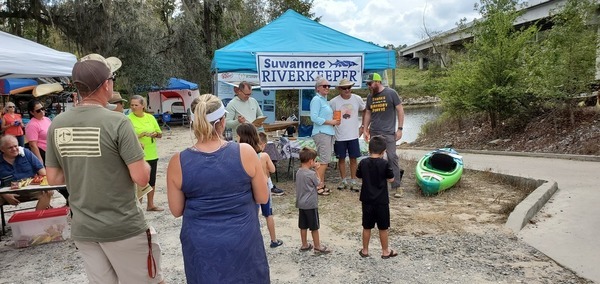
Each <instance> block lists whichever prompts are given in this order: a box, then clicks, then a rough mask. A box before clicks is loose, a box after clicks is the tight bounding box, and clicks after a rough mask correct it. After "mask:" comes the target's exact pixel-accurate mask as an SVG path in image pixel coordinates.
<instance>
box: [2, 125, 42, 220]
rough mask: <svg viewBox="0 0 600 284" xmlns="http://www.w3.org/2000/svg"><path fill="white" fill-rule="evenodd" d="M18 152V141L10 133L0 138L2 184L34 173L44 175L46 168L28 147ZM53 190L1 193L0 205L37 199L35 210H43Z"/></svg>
mask: <svg viewBox="0 0 600 284" xmlns="http://www.w3.org/2000/svg"><path fill="white" fill-rule="evenodd" d="M21 149H23V152H21V153H19V143H18V142H17V138H16V137H14V136H12V135H5V136H4V137H2V138H0V151H1V152H2V157H0V180H1V181H2V186H10V183H11V181H18V180H22V179H26V178H29V177H33V176H35V175H36V174H38V175H46V169H45V168H44V166H43V165H42V163H41V162H40V160H39V159H38V158H37V157H36V156H35V155H34V154H33V153H32V152H31V151H29V149H24V148H21ZM53 192H54V191H52V190H50V191H47V192H46V191H43V192H33V193H28V194H10V193H7V194H1V195H0V196H1V198H0V205H1V204H4V203H5V202H8V203H10V204H12V205H18V204H19V203H21V202H26V201H31V200H34V199H37V200H38V202H37V205H36V207H35V210H44V209H48V208H49V207H50V199H51V198H52V193H53Z"/></svg>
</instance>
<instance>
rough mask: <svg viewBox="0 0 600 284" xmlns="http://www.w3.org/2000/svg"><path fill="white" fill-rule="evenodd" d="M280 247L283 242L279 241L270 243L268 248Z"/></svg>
mask: <svg viewBox="0 0 600 284" xmlns="http://www.w3.org/2000/svg"><path fill="white" fill-rule="evenodd" d="M280 245H283V241H281V240H275V241H271V245H270V247H272V248H276V247H278V246H280Z"/></svg>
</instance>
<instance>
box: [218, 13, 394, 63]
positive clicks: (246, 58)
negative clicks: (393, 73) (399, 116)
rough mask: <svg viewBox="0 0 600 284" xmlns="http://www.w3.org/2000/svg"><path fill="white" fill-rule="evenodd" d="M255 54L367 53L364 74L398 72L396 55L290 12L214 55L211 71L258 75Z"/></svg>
mask: <svg viewBox="0 0 600 284" xmlns="http://www.w3.org/2000/svg"><path fill="white" fill-rule="evenodd" d="M256 52H285V53H293V52H299V53H364V54H365V59H364V60H365V62H364V64H365V66H364V69H365V70H364V71H365V72H369V71H374V70H385V69H392V68H396V52H395V51H394V50H388V49H385V48H383V47H380V46H377V45H375V44H372V43H369V42H366V41H363V40H360V39H357V38H355V37H352V36H349V35H347V34H344V33H341V32H339V31H336V30H334V29H332V28H329V27H327V26H324V25H322V24H319V23H317V22H315V21H313V20H311V19H308V18H306V17H304V16H302V15H301V14H299V13H297V12H296V11H294V10H287V11H286V12H285V13H284V14H283V15H281V17H279V18H277V19H276V20H274V21H273V22H271V23H269V24H268V25H266V26H264V27H262V28H261V29H259V30H257V31H255V32H253V33H251V34H249V35H247V36H245V37H243V38H241V39H239V40H238V41H235V42H233V43H231V44H229V45H227V46H225V47H223V48H221V49H218V50H217V51H215V56H214V58H213V61H212V65H211V71H213V72H214V71H216V72H251V73H256V72H257V70H256V54H255V53H256Z"/></svg>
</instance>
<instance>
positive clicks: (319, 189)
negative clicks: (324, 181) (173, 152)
mask: <svg viewBox="0 0 600 284" xmlns="http://www.w3.org/2000/svg"><path fill="white" fill-rule="evenodd" d="M317 194H318V195H323V196H327V195H329V194H330V193H329V192H328V191H326V190H325V188H318V189H317Z"/></svg>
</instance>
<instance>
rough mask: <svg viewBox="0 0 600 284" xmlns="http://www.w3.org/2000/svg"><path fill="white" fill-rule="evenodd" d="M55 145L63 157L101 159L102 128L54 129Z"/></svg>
mask: <svg viewBox="0 0 600 284" xmlns="http://www.w3.org/2000/svg"><path fill="white" fill-rule="evenodd" d="M54 143H55V145H56V148H57V149H58V152H59V154H60V156H61V157H100V156H101V155H102V152H101V150H100V128H98V127H63V128H57V129H54Z"/></svg>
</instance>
